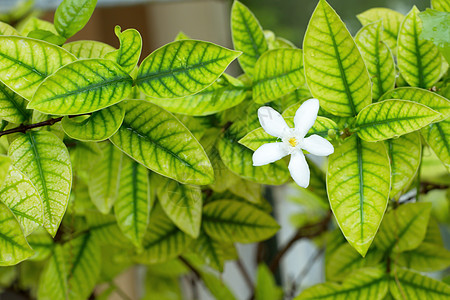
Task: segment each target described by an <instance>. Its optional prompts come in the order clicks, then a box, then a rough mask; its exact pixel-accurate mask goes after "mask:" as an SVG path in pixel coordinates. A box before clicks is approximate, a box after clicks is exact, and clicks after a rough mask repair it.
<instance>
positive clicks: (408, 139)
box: [386, 132, 422, 199]
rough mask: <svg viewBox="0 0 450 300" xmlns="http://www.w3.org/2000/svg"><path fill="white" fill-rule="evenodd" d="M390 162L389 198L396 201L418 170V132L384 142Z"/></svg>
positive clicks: (420, 147) (420, 143)
mask: <svg viewBox="0 0 450 300" xmlns="http://www.w3.org/2000/svg"><path fill="white" fill-rule="evenodd" d="M386 148H387V150H388V153H389V159H390V160H391V174H392V176H391V192H390V193H389V198H391V199H392V198H395V199H398V198H399V197H400V196H401V194H402V193H401V192H402V191H404V190H405V189H406V188H408V186H409V185H410V184H411V182H412V180H413V179H414V176H415V175H416V173H417V170H418V169H419V165H420V162H421V157H422V142H421V140H420V135H419V133H418V132H411V133H408V134H405V135H403V136H401V137H399V138H397V139H389V140H387V141H386Z"/></svg>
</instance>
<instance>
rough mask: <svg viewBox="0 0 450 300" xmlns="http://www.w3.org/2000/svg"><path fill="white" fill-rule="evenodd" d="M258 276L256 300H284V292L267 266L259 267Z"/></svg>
mask: <svg viewBox="0 0 450 300" xmlns="http://www.w3.org/2000/svg"><path fill="white" fill-rule="evenodd" d="M256 274H257V275H256V288H255V299H256V300H280V299H282V298H283V290H282V289H281V288H280V287H278V286H277V285H276V283H275V279H274V277H273V276H274V275H273V274H272V272H270V270H269V268H268V267H267V266H266V265H265V264H260V265H259V266H258V271H257V273H256Z"/></svg>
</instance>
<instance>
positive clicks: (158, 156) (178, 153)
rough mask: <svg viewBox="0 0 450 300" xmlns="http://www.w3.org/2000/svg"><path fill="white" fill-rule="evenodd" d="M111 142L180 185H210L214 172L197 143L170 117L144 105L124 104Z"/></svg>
mask: <svg viewBox="0 0 450 300" xmlns="http://www.w3.org/2000/svg"><path fill="white" fill-rule="evenodd" d="M125 110H126V113H125V119H124V121H123V123H122V126H121V127H120V128H119V130H118V131H117V133H116V134H114V135H113V136H112V137H111V138H110V140H111V141H112V142H113V143H114V145H116V146H117V147H118V148H119V149H121V150H122V151H123V152H125V153H126V154H128V155H129V156H131V157H132V158H133V159H135V160H136V161H138V162H139V163H141V164H143V165H144V166H145V167H147V168H149V169H150V170H152V171H155V172H156V173H158V174H161V175H163V176H166V177H169V178H172V179H175V180H177V181H179V182H181V183H188V184H197V185H202V184H209V183H211V182H212V181H213V180H214V179H213V176H214V171H213V168H212V166H211V163H210V162H209V159H208V157H207V156H206V153H205V151H204V150H203V148H202V146H201V145H200V143H199V142H198V141H197V140H196V139H195V138H194V136H193V135H192V134H191V133H190V132H189V130H188V129H187V128H186V127H185V126H184V125H183V124H182V123H181V122H180V121H178V120H177V119H176V118H175V117H174V116H173V115H172V114H170V113H169V112H167V111H165V110H164V109H162V108H160V107H158V106H156V105H154V104H152V103H149V102H147V101H141V100H132V101H127V104H126V106H125Z"/></svg>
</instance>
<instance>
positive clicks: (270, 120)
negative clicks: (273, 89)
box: [258, 106, 289, 138]
mask: <svg viewBox="0 0 450 300" xmlns="http://www.w3.org/2000/svg"><path fill="white" fill-rule="evenodd" d="M258 118H259V123H261V126H262V128H264V130H265V131H266V132H267V133H268V134H270V135H271V136H274V137H278V138H283V137H284V136H285V135H286V132H288V130H289V127H288V126H287V124H286V121H285V120H284V119H283V117H282V116H281V115H280V113H279V112H277V111H276V110H274V109H273V108H272V107H269V106H262V107H260V108H259V109H258Z"/></svg>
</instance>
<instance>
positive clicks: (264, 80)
mask: <svg viewBox="0 0 450 300" xmlns="http://www.w3.org/2000/svg"><path fill="white" fill-rule="evenodd" d="M254 72H255V76H254V79H253V99H254V100H255V102H256V103H266V102H269V101H273V100H275V99H277V98H279V97H281V96H284V95H287V94H289V93H291V92H293V91H295V90H296V89H297V88H299V87H301V86H302V85H303V84H304V83H305V76H304V75H303V52H302V50H300V49H287V48H285V49H276V50H270V51H267V52H265V53H264V54H263V55H261V57H260V58H259V59H258V61H257V62H256V64H255V69H254Z"/></svg>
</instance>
